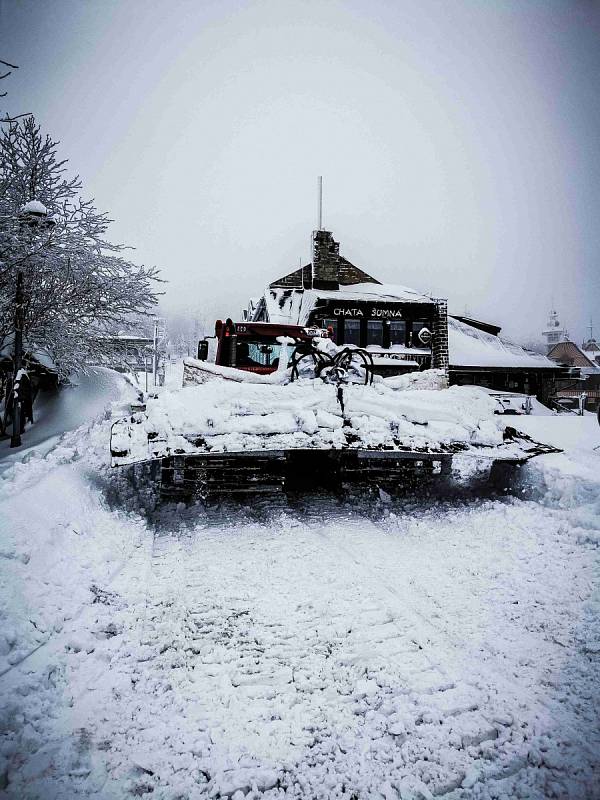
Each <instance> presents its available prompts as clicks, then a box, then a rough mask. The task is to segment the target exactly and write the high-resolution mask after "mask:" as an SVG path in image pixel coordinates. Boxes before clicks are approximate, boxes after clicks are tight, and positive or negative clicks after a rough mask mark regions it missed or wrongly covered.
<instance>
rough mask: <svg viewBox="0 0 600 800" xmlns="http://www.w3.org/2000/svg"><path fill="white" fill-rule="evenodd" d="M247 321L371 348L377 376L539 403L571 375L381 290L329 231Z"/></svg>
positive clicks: (422, 301) (482, 327)
mask: <svg viewBox="0 0 600 800" xmlns="http://www.w3.org/2000/svg"><path fill="white" fill-rule="evenodd" d="M246 318H247V319H251V320H253V321H255V322H275V323H279V324H292V325H303V326H317V327H320V328H328V329H329V330H330V331H331V335H332V338H333V339H334V341H335V342H336V344H338V345H356V346H359V347H362V348H366V349H367V350H368V351H369V352H370V353H371V356H372V357H373V360H374V365H375V369H376V371H377V372H378V373H379V374H382V375H389V374H398V373H402V372H408V371H413V370H423V369H429V368H432V367H433V368H441V369H444V370H445V371H446V372H448V374H449V380H450V383H458V384H476V385H481V386H485V387H489V388H491V389H495V390H500V391H516V392H522V393H527V394H535V395H536V396H537V397H538V399H540V400H541V401H542V402H544V401H545V400H547V399H548V398H549V397H550V396H551V395H552V394H553V393H554V391H555V388H556V381H557V379H558V378H560V377H565V375H566V374H567V373H568V370H565V369H564V368H562V367H560V366H558V365H557V364H556V363H555V362H554V361H551V360H550V359H548V358H546V356H543V355H540V354H539V353H534V352H532V351H529V350H526V349H525V348H523V347H520V346H519V345H516V344H513V343H511V342H509V341H507V340H505V339H503V338H500V336H499V334H500V330H501V329H500V327H499V326H498V325H493V324H491V323H488V322H482V321H481V320H475V319H472V318H470V317H462V316H455V317H450V318H449V317H448V312H447V302H446V300H444V299H440V298H434V297H430V296H428V295H425V294H421V293H420V292H418V291H416V290H414V289H409V288H407V287H405V286H399V285H390V284H383V283H381V282H380V281H378V280H377V279H376V278H374V277H373V276H372V275H369V274H368V273H367V272H365V270H363V269H361V268H360V267H357V266H356V265H354V264H352V263H351V262H350V261H348V260H347V259H346V258H344V257H343V256H342V255H340V252H339V243H338V242H336V241H335V240H334V239H333V235H332V233H331V232H330V231H324V230H318V231H315V232H314V233H313V258H312V262H311V263H310V264H306V265H305V266H301V267H299V268H298V269H296V270H294V271H293V272H290V273H288V274H287V275H284V276H283V277H281V278H278V279H277V280H275V281H273V282H272V283H270V284H269V286H268V287H267V289H266V290H265V292H264V294H263V295H262V297H260V298H254V299H252V300H251V301H250V304H249V307H248V310H247V312H246Z"/></svg>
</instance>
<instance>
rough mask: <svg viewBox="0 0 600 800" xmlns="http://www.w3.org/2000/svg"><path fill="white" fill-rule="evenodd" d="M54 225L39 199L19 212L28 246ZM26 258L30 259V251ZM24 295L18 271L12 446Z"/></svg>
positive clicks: (17, 439) (14, 443)
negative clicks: (42, 230) (39, 232)
mask: <svg viewBox="0 0 600 800" xmlns="http://www.w3.org/2000/svg"><path fill="white" fill-rule="evenodd" d="M53 225H54V220H53V219H52V217H51V216H50V215H49V214H48V209H47V208H46V206H45V205H44V204H43V203H40V202H39V200H30V201H29V202H28V203H25V205H24V206H23V208H22V209H21V212H20V214H19V228H20V229H21V230H25V229H28V230H29V236H28V248H30V247H31V240H32V239H33V232H34V231H35V230H36V229H37V230H39V229H40V228H50V227H52V226H53ZM26 258H27V259H29V253H27V255H26ZM23 304H24V296H23V271H22V270H21V269H19V270H18V271H17V286H16V291H15V319H14V325H15V351H14V363H13V371H14V372H13V426H12V436H11V437H10V446H11V447H20V446H21V403H22V391H23V390H22V386H21V381H22V379H23V375H22V372H21V371H22V369H23V323H24V309H23Z"/></svg>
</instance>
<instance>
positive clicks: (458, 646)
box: [313, 518, 598, 777]
mask: <svg viewBox="0 0 600 800" xmlns="http://www.w3.org/2000/svg"><path fill="white" fill-rule="evenodd" d="M342 526H350V527H353V528H357V527H360V528H361V529H363V528H367V529H368V530H369V531H370V533H371V534H372V535H374V536H377V542H378V545H379V546H380V545H381V544H382V543H384V542H385V539H384V538H383V537H382V531H381V528H380V527H379V526H377V525H376V524H375V523H373V522H372V521H371V520H370V519H368V518H361V520H360V521H358V522H354V521H349V520H344V521H340V522H338V523H337V527H342ZM313 528H314V530H315V532H316V533H317V535H318V536H319V537H320V538H321V539H322V540H324V541H326V542H327V544H328V545H329V546H330V547H331V548H332V549H333V550H334V551H335V552H336V553H340V554H343V556H344V558H345V559H346V561H347V563H349V564H352V565H353V568H354V569H355V570H356V571H357V572H356V574H357V575H364V574H365V573H368V574H369V575H370V576H371V578H372V579H373V581H374V584H376V585H379V586H381V588H382V589H383V590H384V593H385V595H387V597H389V598H392V599H393V601H395V602H398V601H399V602H401V603H402V605H403V606H404V607H406V608H409V609H410V610H411V612H412V613H413V614H414V615H415V616H416V617H418V619H419V620H420V623H421V624H422V625H423V626H424V627H426V628H428V629H429V631H430V632H431V634H430V635H428V637H427V638H421V639H420V641H419V647H422V648H423V650H424V651H425V652H427V651H428V650H431V647H432V646H434V647H436V649H441V650H442V652H443V653H444V659H445V660H446V659H448V656H449V653H450V652H451V651H453V652H454V653H455V654H457V655H456V656H455V660H454V663H453V665H452V671H455V670H456V669H457V668H460V666H461V661H462V662H464V659H463V658H462V657H461V656H460V655H459V654H460V653H461V651H462V650H463V648H464V646H465V640H464V639H459V638H458V637H457V636H455V635H453V634H451V633H449V631H448V629H447V628H446V627H442V626H440V625H437V624H435V623H434V622H433V621H432V618H431V614H430V613H426V612H423V611H422V610H421V609H420V608H419V607H418V606H417V605H416V604H415V603H414V601H411V600H410V599H409V598H408V597H407V594H408V595H410V594H413V590H416V591H417V592H418V593H419V595H420V596H421V597H422V598H424V599H426V602H428V603H431V598H430V595H429V593H428V592H427V590H426V589H425V588H424V587H423V586H422V585H420V584H419V583H418V582H416V581H415V580H414V579H411V580H410V589H409V591H408V592H403V593H401V592H400V591H399V590H398V588H397V587H396V586H393V585H391V584H390V583H389V582H388V581H386V580H385V579H383V578H382V576H381V572H379V571H377V570H376V569H374V568H373V565H372V560H371V559H370V557H369V555H368V554H366V553H365V552H360V551H359V550H358V549H357V548H356V547H352V545H349V544H348V543H347V541H348V540H347V537H344V544H341V543H340V542H339V541H338V540H335V541H334V540H333V539H332V537H331V533H330V532H329V531H328V529H327V528H325V527H323V526H322V525H320V524H318V523H315V524H314V525H313ZM379 552H380V553H381V551H379ZM413 596H414V595H413ZM440 643H442V647H441V648H440ZM495 656H496V653H493V652H492V651H489V652H488V658H487V659H486V662H485V663H484V664H482V662H481V661H480V660H478V661H477V664H476V665H475V664H471V668H473V667H474V670H473V671H474V673H475V675H476V676H477V678H478V679H479V680H483V681H484V682H485V684H486V685H487V686H488V687H490V688H491V687H494V686H495V687H501V692H500V693H499V697H501V699H502V700H504V701H506V699H507V698H510V707H511V711H510V715H511V716H513V717H514V716H515V712H514V709H516V708H519V706H522V702H523V697H530V696H531V693H532V692H533V693H534V694H535V700H534V704H531V703H530V704H529V708H530V709H531V710H532V711H533V708H532V705H535V704H537V705H538V706H541V707H542V708H544V709H545V710H546V711H547V712H549V716H548V717H547V719H546V720H540V718H539V715H538V714H537V713H536V712H535V711H534V714H535V717H536V719H535V720H534V721H531V720H526V719H520V720H518V721H517V720H516V719H515V720H514V721H513V722H512V727H516V726H517V724H519V725H520V727H521V728H524V727H525V726H527V728H528V729H529V730H530V731H533V730H534V729H536V728H538V727H539V725H540V724H541V726H542V728H544V727H548V725H549V724H550V721H551V720H552V719H556V718H559V719H561V726H560V727H561V730H562V731H563V732H568V734H569V735H570V737H571V739H572V741H573V742H576V743H577V746H578V747H579V748H580V749H581V750H583V751H584V752H585V753H586V754H587V756H588V757H589V759H590V764H594V763H598V754H597V751H596V749H595V748H594V747H593V746H591V745H590V744H589V743H588V742H587V740H586V739H584V738H582V737H581V734H580V732H579V730H578V729H577V728H576V727H575V726H574V725H573V724H571V723H570V722H568V721H567V720H565V719H564V710H563V708H562V706H561V703H560V702H559V701H556V702H551V701H548V700H546V699H545V698H543V697H540V693H539V685H538V684H534V685H533V686H532V685H530V684H529V685H524V684H522V683H519V680H518V678H517V677H516V674H515V672H516V671H515V670H511V671H509V670H508V669H506V668H504V667H503V666H502V665H500V664H498V661H497V658H496V657H495ZM480 658H481V654H480V655H479V659H480ZM489 662H493V666H492V667H491V668H490V667H489V666H487V665H488V663H489ZM432 666H437V667H438V668H439V667H440V665H439V664H436V662H433V661H432ZM482 667H483V668H482ZM463 682H465V683H467V685H469V686H470V687H472V688H473V689H474V690H477V691H481V689H480V687H479V686H478V684H477V683H473V681H466V680H464V679H463ZM515 685H517V686H518V687H519V688H518V689H517V690H515ZM489 698H490V699H491V695H489ZM531 737H532V738H533V733H532V734H531ZM522 766H525V764H523V765H522ZM500 777H504V775H501V776H500Z"/></svg>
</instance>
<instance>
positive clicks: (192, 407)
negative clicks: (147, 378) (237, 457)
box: [140, 375, 502, 458]
mask: <svg viewBox="0 0 600 800" xmlns="http://www.w3.org/2000/svg"><path fill="white" fill-rule="evenodd" d="M437 379H438V376H432V375H429V376H427V377H426V378H425V382H426V383H427V384H428V385H431V383H435V382H437ZM409 383H410V381H408V383H407V385H409ZM403 385H404V384H403ZM343 401H344V412H343V413H342V408H341V405H340V403H339V402H338V398H337V387H336V386H332V385H329V384H326V383H324V382H322V381H319V380H316V381H313V380H300V381H297V382H295V383H291V384H287V385H284V386H277V385H271V386H264V385H260V384H251V383H243V384H240V383H233V382H230V381H211V382H209V383H206V384H203V385H202V386H194V387H186V388H184V389H181V390H180V391H178V392H164V393H162V394H161V395H160V397H159V398H157V399H156V400H155V401H151V402H149V403H148V406H147V417H146V420H145V422H144V423H143V430H144V432H145V433H146V434H150V438H151V439H152V440H158V441H164V440H168V441H169V442H170V443H171V446H172V447H173V448H174V447H179V448H180V449H182V450H183V451H184V452H191V451H192V450H195V449H198V448H200V449H201V450H204V451H209V452H210V451H239V450H260V449H268V450H278V449H286V448H304V447H306V448H322V449H324V448H342V447H348V446H350V447H359V448H391V447H395V448H416V449H423V450H431V451H435V450H438V449H440V448H441V449H444V448H445V447H448V446H450V445H456V444H459V445H461V446H464V447H466V446H469V445H471V444H477V445H490V446H493V445H498V444H501V442H502V431H501V427H500V425H499V423H498V422H497V419H496V418H495V417H494V415H493V412H494V408H495V406H496V404H495V402H494V400H493V399H490V398H489V397H488V396H487V395H486V393H485V392H482V391H481V390H480V389H478V388H476V387H464V386H453V387H451V388H449V389H444V390H442V391H439V390H435V389H413V390H412V391H410V392H403V391H397V390H395V389H393V388H391V387H390V386H389V385H387V384H386V383H385V382H383V381H382V382H380V383H377V384H374V385H373V386H360V385H356V384H350V385H347V386H344V387H343ZM140 427H142V426H140ZM140 443H141V445H142V447H143V446H144V442H143V441H142V440H140ZM140 457H141V458H143V457H144V456H143V454H141V453H140Z"/></svg>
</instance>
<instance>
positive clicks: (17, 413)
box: [10, 270, 23, 447]
mask: <svg viewBox="0 0 600 800" xmlns="http://www.w3.org/2000/svg"><path fill="white" fill-rule="evenodd" d="M22 366H23V273H22V272H21V270H19V271H18V272H17V290H16V292H15V355H14V365H13V368H14V374H13V429H12V436H11V437H10V446H11V447H20V446H21V397H20V390H21V386H20V384H21V381H20V375H19V373H20V371H21V368H22Z"/></svg>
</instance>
